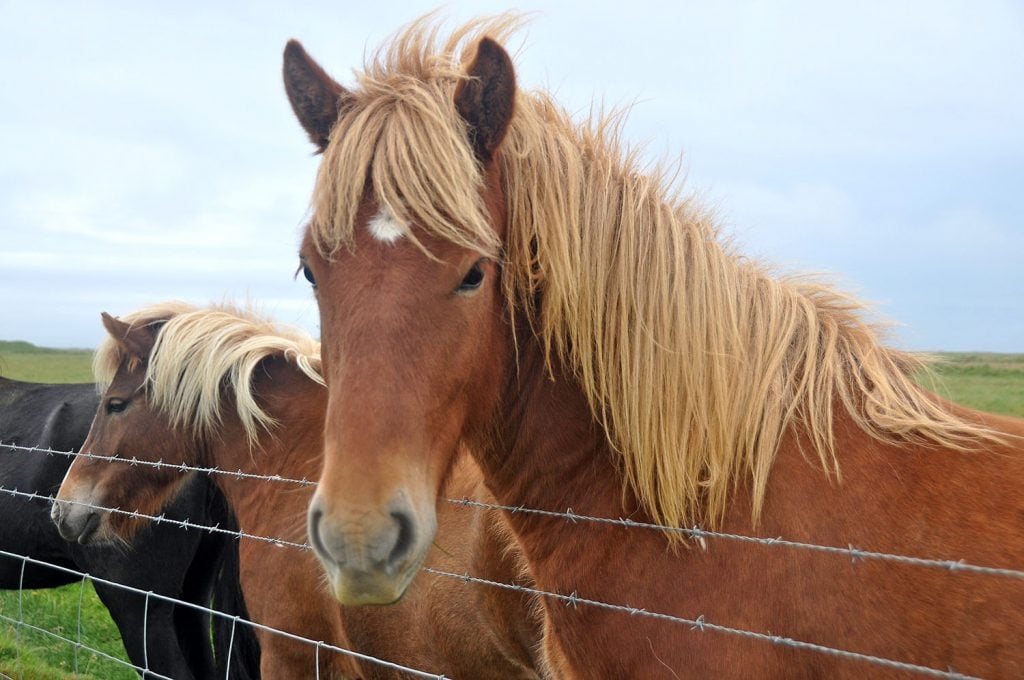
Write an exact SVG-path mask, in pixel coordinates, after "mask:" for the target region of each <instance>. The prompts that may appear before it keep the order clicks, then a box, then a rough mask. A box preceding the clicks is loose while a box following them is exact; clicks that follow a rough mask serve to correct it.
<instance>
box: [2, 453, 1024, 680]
mask: <svg viewBox="0 0 1024 680" xmlns="http://www.w3.org/2000/svg"><path fill="white" fill-rule="evenodd" d="M0 450H3V451H22V452H31V453H36V454H40V455H47V456H66V457H71V458H75V457H83V458H89V459H93V460H99V461H107V462H117V463H123V464H128V465H133V466H136V465H137V466H150V467H154V468H158V469H173V470H177V471H179V472H181V473H182V474H186V473H197V474H206V475H211V476H218V475H219V476H229V477H234V478H238V479H250V480H256V481H260V482H263V483H273V484H282V485H291V486H293V487H294V486H299V487H311V486H315V485H316V481H315V480H309V479H293V478H288V477H283V476H280V475H260V474H255V473H249V472H244V471H242V470H225V469H221V468H217V467H201V466H192V465H185V464H179V463H165V462H163V461H147V460H142V459H138V458H134V457H133V458H123V457H119V456H110V455H102V454H93V453H77V452H74V451H58V450H54V449H50V448H44V447H33V446H22V445H18V444H13V443H4V442H0ZM5 494H6V495H9V496H13V497H17V498H21V499H24V500H35V501H41V502H46V503H52V502H53V497H52V496H50V495H45V494H40V493H38V492H35V491H24V490H21V489H17V488H9V487H6V486H2V485H0V495H5ZM444 500H445V501H446V502H448V503H450V504H453V505H455V506H458V507H462V508H466V509H467V510H471V509H472V510H500V511H503V512H507V513H529V514H536V515H540V516H545V517H550V518H555V519H562V520H564V521H565V522H567V523H570V524H573V525H579V524H586V523H594V524H602V525H614V526H620V527H623V528H627V529H631V530H637V531H644V530H654V531H662V532H676V533H680V534H682V535H685V536H687V537H688V538H691V539H693V540H696V541H698V542H701V543H703V542H704V541H707V540H722V541H734V542H741V543H746V544H751V545H757V546H762V547H769V548H772V549H790V550H798V551H809V552H812V553H818V554H830V555H838V556H843V557H848V558H849V559H850V560H852V561H854V562H858V561H867V560H873V561H879V562H885V563H890V564H893V565H896V566H900V567H914V568H927V569H940V570H944V571H947V572H958V573H966V574H975V575H978V576H987V577H997V578H1007V579H1011V580H1024V569H1010V568H1002V567H992V566H986V565H977V564H972V563H969V562H967V561H966V560H965V559H948V558H942V557H921V556H911V555H899V554H891V553H885V552H879V551H873V550H869V549H862V548H858V547H855V546H853V545H848V546H846V547H842V546H833V545H819V544H814V543H807V542H800V541H793V540H787V539H785V538H784V537H775V538H765V537H759V536H749V535H743V534H734V533H726V532H719V531H713V530H709V529H703V528H701V527H699V526H693V527H671V526H664V525H659V524H653V523H646V522H637V521H634V520H631V519H628V518H609V517H592V516H587V515H582V514H578V513H576V512H574V511H573V510H572V508H567V509H566V510H564V511H559V510H550V509H541V508H528V507H522V506H509V505H501V504H498V503H490V502H485V501H481V500H478V499H472V498H448V499H444ZM64 502H65V503H70V504H72V505H79V506H84V507H87V508H89V509H93V510H97V511H101V512H108V513H111V514H120V515H124V516H128V517H131V518H132V519H136V520H146V521H150V522H153V523H156V524H169V525H173V526H177V527H179V528H182V529H186V530H193V529H194V530H198V531H207V532H213V533H220V534H224V535H228V536H231V537H233V538H236V539H243V538H244V539H250V540H256V541H263V542H266V543H270V544H272V545H275V546H279V547H283V548H289V549H294V550H303V551H309V550H312V547H311V546H310V545H309V543H306V542H302V543H300V542H296V541H293V540H288V539H286V538H283V537H276V536H261V535H258V534H253V533H249V532H246V531H244V530H242V529H239V530H233V529H227V528H224V527H221V526H219V525H209V524H202V523H196V522H192V521H191V520H189V519H187V518H186V519H184V520H181V519H174V518H171V517H167V516H166V515H164V514H160V515H152V514H146V513H142V512H139V511H138V510H126V509H123V508H118V507H105V506H99V505H93V504H90V503H85V502H81V501H64ZM0 558H3V559H14V560H20V561H21V574H22V582H21V583H20V584H19V589H18V593H19V597H18V616H17V617H13V616H10V615H8V614H4V613H0V621H3V622H5V623H8V624H10V625H11V626H12V627H14V628H15V630H16V631H21V630H30V631H34V632H36V633H39V634H41V635H45V636H47V637H49V638H53V639H55V640H57V641H59V642H62V643H66V644H68V645H71V646H73V647H74V654H75V657H74V659H75V668H74V670H75V672H76V673H77V672H78V655H79V652H80V651H84V652H89V653H91V654H96V655H97V656H99V657H102V658H105V659H107V660H108V661H110V662H112V663H116V664H118V665H121V666H125V667H128V668H131V669H133V670H135V671H137V672H139V673H143V672H145V673H146V674H147V676H146V677H154V678H163V677H165V676H160V675H159V674H156V673H154V672H153V671H150V670H149V669H148V668H145V667H140V666H138V665H135V664H133V663H131V662H129V661H125V660H123V659H120V658H118V657H115V656H112V655H110V654H108V653H106V652H104V651H102V650H99V649H97V648H95V647H91V646H89V645H88V644H86V643H85V642H83V639H82V601H83V594H84V588H85V583H86V582H87V581H91V582H93V583H94V584H95V583H102V584H104V585H106V586H110V587H113V588H118V589H123V590H124V591H126V592H133V593H136V594H139V595H143V596H145V598H146V600H145V601H146V605H147V607H148V603H149V600H150V599H158V600H162V601H165V602H169V603H171V604H174V605H176V606H181V607H186V608H191V609H196V610H203V611H205V612H207V613H208V614H209V615H210V616H213V617H217V618H221V619H226V620H228V621H230V623H231V637H232V642H233V639H234V632H235V630H236V628H237V626H239V625H244V626H249V627H251V628H252V629H254V630H261V631H263V632H265V633H269V634H272V635H280V636H283V637H285V638H288V639H290V640H293V641H295V642H300V643H303V644H307V645H310V646H311V647H312V648H313V650H314V656H315V674H316V675H315V677H316V678H318V679H319V678H320V673H321V665H320V656H321V653H322V652H332V653H337V654H342V655H345V656H349V657H352V658H354V659H357V660H358V661H360V662H362V663H367V664H373V665H379V666H381V667H384V668H388V669H391V670H394V671H399V672H401V673H403V674H406V675H407V676H408V677H417V678H435V679H445V676H444V675H440V674H437V673H433V672H431V671H429V670H426V669H418V668H411V667H408V666H404V665H402V664H400V663H396V662H394V661H391V660H388V659H382V658H378V657H373V656H369V655H366V654H361V653H359V652H357V651H355V650H352V649H347V648H345V647H342V646H339V645H337V644H334V643H333V642H332V641H329V640H313V639H310V638H306V637H303V636H301V635H296V634H294V633H291V632H289V631H285V630H280V629H277V628H273V627H270V626H267V625H264V624H262V623H260V622H257V621H250V620H247V619H244V618H242V617H239V616H233V615H230V614H226V613H224V612H221V611H218V610H217V609H215V608H212V607H208V606H206V607H204V606H202V605H198V604H195V603H192V602H187V601H183V600H180V599H177V598H172V597H168V596H166V595H162V594H159V593H155V592H152V591H144V590H140V589H138V588H134V587H132V586H129V585H125V584H122V583H118V582H116V581H111V580H109V579H103V578H100V577H97V576H94V575H91V574H88V573H86V572H82V571H78V570H75V569H70V568H67V567H64V566H61V565H56V564H53V563H50V562H46V561H44V560H39V559H36V558H33V557H31V556H29V555H24V554H19V553H15V552H9V551H6V550H0ZM30 564H31V565H36V566H46V567H48V568H50V569H56V570H58V571H61V572H64V573H67V574H69V575H72V576H75V577H76V578H78V579H81V586H80V588H81V591H80V596H79V605H78V612H77V627H76V630H77V635H76V637H75V638H68V637H66V636H63V635H61V634H60V633H59V632H55V631H51V630H47V629H45V628H42V627H40V626H37V625H35V624H33V623H30V622H27V621H25V620H24V618H25V617H24V611H23V607H22V599H23V596H24V588H23V587H21V586H22V585H23V580H24V572H25V568H26V565H30ZM423 571H424V572H425V573H428V574H431V575H433V576H435V577H438V578H447V579H456V580H458V581H461V582H462V583H465V584H467V585H468V584H475V585H479V586H484V587H488V588H500V589H505V590H512V591H516V592H520V593H523V594H526V595H530V596H532V597H537V598H543V599H545V600H548V601H550V602H552V603H559V604H561V605H563V606H567V607H573V608H578V607H593V608H596V609H601V610H605V611H613V612H617V613H620V614H623V615H625V616H628V617H641V618H649V619H652V620H656V621H660V622H663V623H665V624H666V625H675V626H679V627H680V629H681V630H682V631H684V634H704V633H717V634H721V635H724V636H732V637H739V638H745V639H750V640H757V641H760V642H763V643H765V644H771V645H778V646H782V647H787V648H791V649H799V650H804V651H809V652H813V653H817V654H822V655H825V656H831V657H836V658H842V659H847V660H850V661H855V662H860V663H864V664H868V665H873V666H876V667H879V668H886V669H891V670H897V671H906V672H910V673H915V674H918V675H921V676H924V677H939V678H973V677H974V676H970V675H965V674H962V673H959V672H957V671H955V670H952V669H939V668H932V667H929V666H923V665H920V664H914V663H910V662H906V661H901V660H898V659H888V658H884V657H879V656H874V655H870V654H865V653H861V652H857V651H855V650H847V649H840V648H837V647H830V646H827V645H822V644H818V643H815V642H813V641H806V640H798V639H794V638H790V637H786V636H782V635H775V634H771V633H766V632H760V631H752V630H746V629H743V628H736V627H732V626H728V625H726V624H723V623H720V622H713V621H710V620H708V619H707V618H706V617H705V616H704V615H703V614H700V613H697V614H694V615H693V616H692V617H684V616H678V615H674V614H668V613H664V612H656V611H649V610H647V609H643V608H637V607H632V606H629V605H627V604H622V603H612V602H603V601H600V600H595V599H591V598H585V597H581V596H579V595H578V594H577V593H576V592H572V593H557V592H549V591H544V590H540V589H537V588H533V587H530V586H525V585H521V584H515V583H503V582H498V581H492V580H489V579H484V578H480V577H477V576H474V575H472V574H468V573H462V574H459V573H453V572H448V571H443V570H440V569H435V568H432V567H425V568H424V569H423ZM19 634H20V633H19ZM19 642H20V640H16V643H15V644H16V649H17V651H18V653H19V654H20V644H19ZM229 656H230V654H229ZM230 671H231V668H230V660H229V661H228V667H227V672H228V673H230ZM170 680H174V679H173V678H172V679H170ZM445 680H452V679H450V678H448V679H445Z"/></svg>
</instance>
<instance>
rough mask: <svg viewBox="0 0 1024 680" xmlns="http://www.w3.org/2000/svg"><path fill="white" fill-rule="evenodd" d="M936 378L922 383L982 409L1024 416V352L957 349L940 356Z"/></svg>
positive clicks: (972, 406)
mask: <svg viewBox="0 0 1024 680" xmlns="http://www.w3.org/2000/svg"><path fill="white" fill-rule="evenodd" d="M937 358H938V360H939V361H938V363H936V364H935V367H934V369H935V376H936V381H935V383H934V384H932V383H931V381H930V380H928V379H923V380H922V383H924V384H925V385H926V386H928V387H930V388H932V389H934V391H935V392H937V393H938V394H941V395H942V396H944V397H946V398H947V399H951V400H952V401H955V402H957V403H960V404H963V405H965V406H970V407H971V408H975V409H978V410H979V411H987V412H989V413H1001V414H1003V415H1009V416H1016V417H1018V418H1024V354H990V353H967V352H956V353H952V352H951V353H947V354H939V355H937Z"/></svg>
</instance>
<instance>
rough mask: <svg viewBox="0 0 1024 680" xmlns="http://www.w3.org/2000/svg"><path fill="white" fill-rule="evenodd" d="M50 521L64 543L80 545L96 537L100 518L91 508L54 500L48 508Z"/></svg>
mask: <svg viewBox="0 0 1024 680" xmlns="http://www.w3.org/2000/svg"><path fill="white" fill-rule="evenodd" d="M50 519H52V520H53V523H54V524H56V525H57V531H58V533H60V535H61V538H63V539H64V540H66V541H77V542H78V543H81V544H82V545H85V544H86V543H89V542H90V541H91V540H92V539H93V538H95V536H96V530H97V529H99V527H100V522H101V521H102V518H101V517H100V513H99V512H98V511H96V510H95V509H93V508H86V507H82V506H80V505H75V504H73V503H70V502H67V501H61V500H55V501H54V502H53V506H52V507H51V508H50Z"/></svg>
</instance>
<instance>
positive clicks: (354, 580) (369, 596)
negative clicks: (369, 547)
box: [330, 563, 419, 606]
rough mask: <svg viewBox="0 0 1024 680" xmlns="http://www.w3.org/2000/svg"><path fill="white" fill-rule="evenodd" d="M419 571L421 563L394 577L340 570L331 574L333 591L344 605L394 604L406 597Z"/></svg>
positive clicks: (376, 573) (382, 573) (378, 573)
mask: <svg viewBox="0 0 1024 680" xmlns="http://www.w3.org/2000/svg"><path fill="white" fill-rule="evenodd" d="M418 571H419V563H417V564H416V565H415V566H414V567H413V568H411V569H408V570H406V571H404V572H402V573H399V574H394V575H392V574H387V573H384V572H376V571H375V572H346V571H341V570H338V571H335V572H334V573H332V574H330V582H331V590H332V591H333V594H334V598H335V599H336V600H338V602H340V603H341V604H343V605H349V606H360V605H368V604H371V605H372V604H375V605H387V604H394V603H395V602H398V601H399V600H400V599H402V596H403V595H405V593H406V591H407V590H408V589H409V585H410V584H411V583H412V580H413V578H414V577H415V576H416V573H417V572H418Z"/></svg>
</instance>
